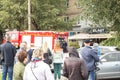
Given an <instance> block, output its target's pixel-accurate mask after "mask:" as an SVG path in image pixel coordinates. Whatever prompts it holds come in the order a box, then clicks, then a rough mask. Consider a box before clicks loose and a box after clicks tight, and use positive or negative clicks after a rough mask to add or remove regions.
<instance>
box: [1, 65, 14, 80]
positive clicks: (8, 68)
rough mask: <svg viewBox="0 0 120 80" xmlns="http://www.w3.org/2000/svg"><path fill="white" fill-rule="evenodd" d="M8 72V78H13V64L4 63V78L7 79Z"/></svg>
mask: <svg viewBox="0 0 120 80" xmlns="http://www.w3.org/2000/svg"><path fill="white" fill-rule="evenodd" d="M7 73H8V80H12V77H13V66H6V65H2V80H6V78H7Z"/></svg>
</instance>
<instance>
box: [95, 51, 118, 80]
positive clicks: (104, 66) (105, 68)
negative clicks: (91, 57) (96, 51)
mask: <svg viewBox="0 0 120 80" xmlns="http://www.w3.org/2000/svg"><path fill="white" fill-rule="evenodd" d="M97 67H98V68H99V69H100V70H98V71H96V79H97V80H99V79H109V78H112V79H114V78H120V51H114V52H108V53H105V54H104V55H102V56H101V57H100V62H99V63H98V66H97Z"/></svg>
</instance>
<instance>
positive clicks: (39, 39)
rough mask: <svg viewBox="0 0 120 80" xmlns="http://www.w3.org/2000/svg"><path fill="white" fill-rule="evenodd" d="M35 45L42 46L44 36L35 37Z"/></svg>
mask: <svg viewBox="0 0 120 80" xmlns="http://www.w3.org/2000/svg"><path fill="white" fill-rule="evenodd" d="M34 47H42V37H35V38H34Z"/></svg>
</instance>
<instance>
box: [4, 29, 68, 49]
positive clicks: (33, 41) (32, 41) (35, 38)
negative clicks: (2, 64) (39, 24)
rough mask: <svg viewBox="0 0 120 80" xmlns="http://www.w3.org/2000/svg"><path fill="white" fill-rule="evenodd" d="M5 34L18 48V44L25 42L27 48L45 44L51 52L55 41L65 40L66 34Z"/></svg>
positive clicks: (23, 32) (42, 32) (33, 32)
mask: <svg viewBox="0 0 120 80" xmlns="http://www.w3.org/2000/svg"><path fill="white" fill-rule="evenodd" d="M6 34H9V35H10V36H11V42H12V44H14V45H15V46H16V48H19V46H20V43H21V42H23V41H26V42H27V46H28V47H42V45H43V43H44V42H47V44H48V47H49V48H50V49H51V50H52V49H53V47H54V42H55V40H56V39H61V38H64V39H65V40H67V38H68V32H56V31H8V32H6Z"/></svg>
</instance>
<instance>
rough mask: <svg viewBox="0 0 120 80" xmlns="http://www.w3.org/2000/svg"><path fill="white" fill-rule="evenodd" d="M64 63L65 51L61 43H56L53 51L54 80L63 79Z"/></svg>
mask: <svg viewBox="0 0 120 80" xmlns="http://www.w3.org/2000/svg"><path fill="white" fill-rule="evenodd" d="M62 63H63V50H62V48H61V47H60V43H59V41H56V42H55V45H54V49H53V65H54V80H57V75H58V79H59V80H60V78H61V68H62V67H61V65H62Z"/></svg>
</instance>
